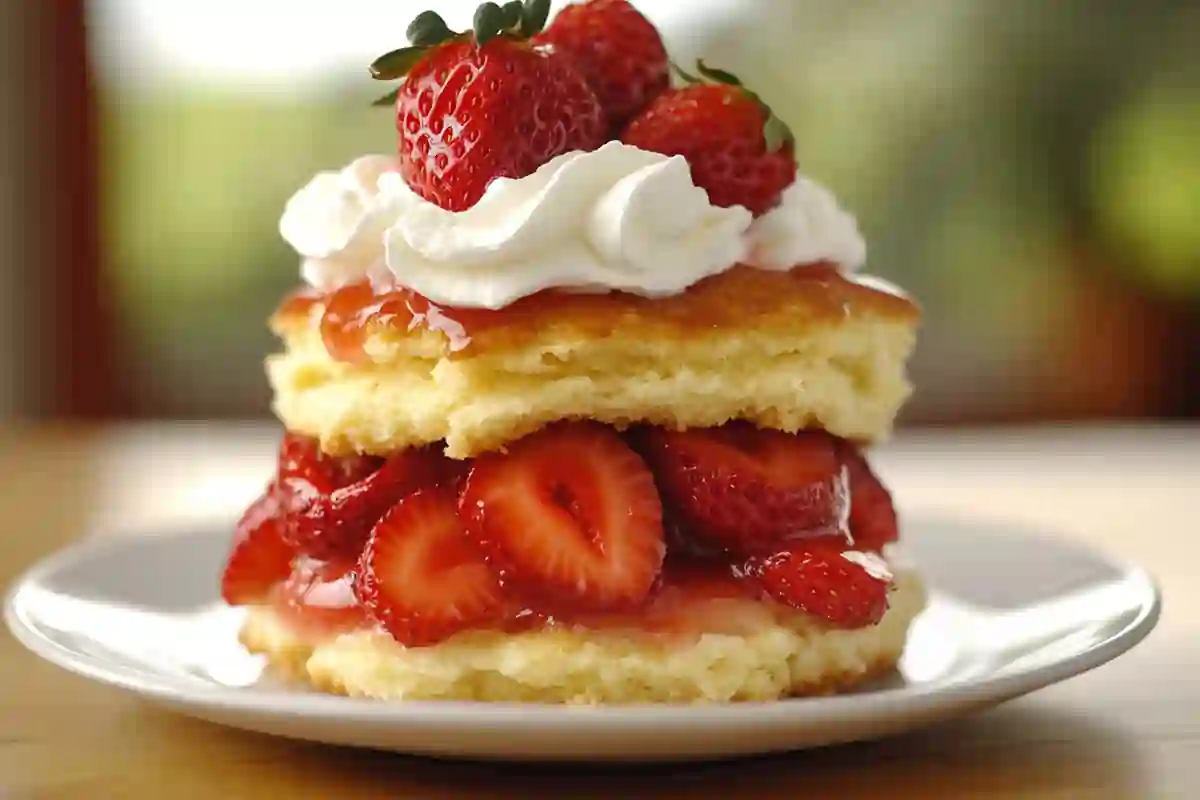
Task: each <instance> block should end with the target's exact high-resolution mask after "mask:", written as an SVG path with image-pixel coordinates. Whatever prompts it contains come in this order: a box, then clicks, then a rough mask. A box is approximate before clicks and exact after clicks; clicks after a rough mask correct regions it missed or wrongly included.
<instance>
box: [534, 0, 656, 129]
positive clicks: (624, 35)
mask: <svg viewBox="0 0 1200 800" xmlns="http://www.w3.org/2000/svg"><path fill="white" fill-rule="evenodd" d="M535 41H538V42H546V43H548V44H552V45H554V47H555V49H556V50H558V51H559V52H561V53H564V54H566V55H568V56H570V57H571V59H572V61H574V63H575V66H576V67H577V68H578V69H579V71H580V72H581V73H583V77H584V78H585V79H586V80H587V82H588V85H589V86H591V87H592V90H593V91H594V92H595V93H596V97H597V98H598V99H599V100H600V106H601V108H603V109H604V113H605V115H606V116H607V117H608V124H609V129H610V130H612V131H614V133H615V132H617V131H620V129H621V128H622V127H624V125H625V123H626V122H628V121H629V120H630V119H631V118H632V117H633V116H634V115H635V114H637V113H638V112H639V111H641V110H642V109H643V108H645V107H646V106H647V105H649V104H650V101H652V100H653V99H654V98H655V97H657V96H658V95H660V94H662V92H664V91H665V90H666V89H667V87H668V85H669V84H670V81H671V75H670V62H669V61H668V60H667V49H666V47H665V46H664V45H663V41H662V37H661V36H659V33H658V29H656V28H655V27H654V25H653V24H652V23H651V22H650V20H648V19H646V18H645V17H644V16H642V14H641V12H640V11H638V10H637V9H636V8H634V7H633V5H632V4H630V2H629V0H587V1H586V2H582V3H574V4H572V5H569V6H567V7H566V8H564V9H563V10H562V11H560V12H558V15H557V16H556V17H555V18H554V22H553V23H551V24H550V27H548V28H547V29H546V30H545V31H544V32H543V33H541V34H539V35H538V36H537V37H536V39H535Z"/></svg>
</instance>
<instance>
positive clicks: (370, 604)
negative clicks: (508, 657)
mask: <svg viewBox="0 0 1200 800" xmlns="http://www.w3.org/2000/svg"><path fill="white" fill-rule="evenodd" d="M457 504H458V498H457V496H456V495H455V493H454V492H453V490H451V489H449V488H445V487H434V488H430V489H422V490H420V491H418V492H417V493H415V494H413V495H410V496H409V497H407V498H405V499H404V500H403V501H402V502H401V503H400V504H399V505H397V506H396V507H395V508H393V509H392V510H391V511H390V512H388V514H387V515H386V516H385V517H384V518H383V519H382V520H380V521H379V524H377V525H376V526H375V529H374V530H373V531H372V532H371V538H370V540H369V541H368V542H367V547H366V549H365V550H364V551H363V554H362V559H361V560H360V561H359V573H358V582H357V585H356V592H357V593H358V597H359V600H360V601H361V602H362V603H363V605H365V606H366V607H367V609H368V610H369V611H370V612H371V615H372V616H373V617H374V618H375V619H376V620H378V621H379V623H380V624H381V625H383V627H384V628H385V629H386V630H387V631H388V633H390V634H391V635H392V637H393V638H395V639H396V641H398V642H400V643H401V644H403V645H405V646H408V647H420V646H423V645H429V644H436V643H437V642H440V641H442V640H443V639H445V638H447V637H449V636H451V635H453V634H455V633H457V632H459V631H462V630H466V629H468V628H476V627H483V626H487V625H490V624H493V623H496V622H499V618H500V616H501V614H502V609H503V606H504V596H503V592H502V590H501V588H500V582H499V580H498V579H497V577H496V575H495V574H494V573H493V572H492V570H491V569H490V568H489V567H488V565H487V563H486V562H485V561H484V559H483V556H482V555H481V554H480V553H479V552H478V551H477V550H476V549H475V548H474V546H473V545H472V544H471V542H470V541H469V539H468V538H467V535H466V533H465V532H464V529H463V523H462V521H461V520H460V519H459V517H458V512H457V508H458V505H457Z"/></svg>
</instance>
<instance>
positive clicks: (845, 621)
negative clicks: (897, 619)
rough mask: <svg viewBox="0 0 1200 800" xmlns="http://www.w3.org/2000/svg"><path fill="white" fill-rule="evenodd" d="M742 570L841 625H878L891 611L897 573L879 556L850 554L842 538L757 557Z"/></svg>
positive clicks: (771, 591) (785, 599) (776, 594)
mask: <svg viewBox="0 0 1200 800" xmlns="http://www.w3.org/2000/svg"><path fill="white" fill-rule="evenodd" d="M739 574H740V575H741V576H743V577H745V578H748V579H750V580H752V581H754V582H755V583H757V584H758V585H759V586H761V587H762V588H763V590H765V591H766V593H767V594H768V595H770V596H771V597H773V598H775V599H776V600H778V601H780V602H781V603H786V604H787V605H789V606H792V607H793V608H798V609H800V610H801V611H805V612H807V613H809V614H812V615H813V616H817V617H820V618H822V619H824V620H826V621H827V622H829V623H830V624H831V625H833V626H834V627H837V628H863V627H866V626H868V625H874V624H875V623H877V622H879V620H881V619H882V618H883V615H884V613H885V612H886V611H887V609H888V587H889V586H890V585H891V575H890V574H889V573H888V572H887V565H886V563H885V562H884V561H883V560H882V559H880V558H879V557H878V556H874V555H871V554H864V553H847V546H846V542H845V540H844V539H843V538H841V537H839V536H826V537H822V538H820V539H810V540H806V541H801V542H794V543H792V544H791V545H790V546H789V547H787V548H786V549H784V550H781V551H779V552H778V553H775V554H774V555H770V556H766V557H757V556H752V557H751V558H750V559H749V560H748V561H747V562H746V564H745V566H744V567H743V568H742V569H741V570H740V572H739Z"/></svg>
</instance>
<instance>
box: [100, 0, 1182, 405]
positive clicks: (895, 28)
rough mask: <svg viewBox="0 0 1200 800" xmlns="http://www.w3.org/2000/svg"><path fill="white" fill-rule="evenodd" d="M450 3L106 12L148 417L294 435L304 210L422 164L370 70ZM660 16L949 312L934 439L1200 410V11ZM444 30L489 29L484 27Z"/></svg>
mask: <svg viewBox="0 0 1200 800" xmlns="http://www.w3.org/2000/svg"><path fill="white" fill-rule="evenodd" d="M425 5H426V4H425V3H410V2H399V1H398V0H391V2H381V1H379V0H342V2H339V3H316V2H311V3H304V2H300V3H297V2H286V3H285V2H270V1H268V0H256V2H253V3H247V2H244V1H243V2H240V3H234V2H225V1H224V0H211V1H210V2H206V3H174V2H170V3H164V2H158V1H156V0H93V2H91V3H90V4H89V5H88V19H87V22H88V36H89V40H88V41H89V49H90V58H91V60H92V65H93V85H94V87H95V92H96V95H95V96H96V98H97V106H98V112H97V113H98V132H99V137H98V147H99V162H98V163H99V165H100V192H101V194H100V209H101V215H102V216H101V220H102V222H101V227H100V230H101V236H102V249H101V254H102V258H101V269H102V276H103V280H102V286H103V287H104V290H105V291H106V292H109V293H110V299H111V303H112V307H113V309H114V313H113V315H112V318H113V320H114V324H115V325H116V326H117V331H116V334H117V335H116V339H115V341H116V348H117V354H118V360H119V364H120V365H121V375H120V380H119V386H118V391H119V392H120V394H121V397H122V403H123V406H124V408H125V410H126V411H127V412H128V413H132V414H138V415H152V416H183V417H207V416H248V415H256V414H265V413H266V404H267V401H268V393H267V389H266V386H265V382H264V380H263V378H262V373H261V358H262V356H263V355H264V353H265V352H267V351H268V350H269V349H270V348H271V347H272V346H273V343H272V341H271V339H270V337H269V336H268V334H267V333H266V331H265V327H264V318H265V317H266V315H267V314H268V313H269V312H270V311H271V310H272V308H273V307H274V305H275V303H276V302H277V301H278V299H279V298H280V296H281V294H282V293H283V292H285V291H287V290H288V289H289V288H291V287H293V286H294V285H295V284H296V282H297V280H298V273H297V268H298V264H297V260H296V258H295V256H294V255H293V254H292V253H291V252H290V251H289V249H288V248H287V247H286V246H285V244H284V243H283V242H282V241H281V239H280V238H279V236H278V234H277V231H276V226H277V222H278V218H279V214H280V212H281V210H282V207H283V203H284V202H285V201H286V200H287V198H288V197H289V195H290V194H291V193H292V192H293V191H294V190H296V189H297V188H298V187H299V186H301V185H302V184H303V183H304V182H305V181H306V180H307V179H308V178H309V177H310V176H311V175H312V173H314V172H315V171H317V170H319V169H328V168H334V167H337V166H340V165H342V164H343V163H345V162H347V161H349V160H350V159H351V158H353V157H354V156H356V155H358V154H361V153H365V152H387V151H389V150H391V149H392V147H393V136H394V134H393V129H392V121H391V118H390V115H389V113H388V112H387V111H385V110H379V109H371V108H368V107H367V103H368V102H369V101H370V100H371V99H373V97H374V96H375V95H376V93H377V91H378V87H377V86H376V85H373V84H372V82H371V81H370V80H369V79H368V78H367V75H366V64H367V63H368V62H369V61H370V59H371V58H372V57H373V56H374V55H376V54H377V53H379V52H382V51H384V50H386V49H390V48H391V47H393V46H395V45H396V44H398V43H401V42H402V40H403V32H404V28H405V26H406V24H407V22H408V20H409V19H410V18H411V17H412V16H413V15H414V13H415V12H416V11H419V10H420V9H421V8H423V7H424V6H425ZM557 5H559V4H557V3H556V6H557ZM638 5H639V7H640V8H642V10H643V11H644V12H645V13H646V14H647V15H648V16H650V17H651V18H652V19H653V20H654V21H655V22H656V23H657V24H658V25H659V26H660V28H661V29H662V31H663V33H664V35H665V37H666V39H667V41H668V46H669V48H670V49H671V51H672V53H673V55H674V56H675V57H676V58H677V59H678V60H681V61H688V62H690V61H691V60H693V59H694V58H695V57H696V56H700V55H703V56H705V57H706V58H707V59H708V60H709V61H710V62H712V63H713V64H716V65H719V66H722V67H725V68H727V69H731V70H733V71H735V72H737V73H738V74H739V75H740V76H741V77H742V78H743V79H744V80H745V81H746V82H747V83H749V84H750V85H751V86H753V87H755V88H756V89H757V90H758V91H759V92H760V93H761V94H762V95H763V96H764V97H765V98H766V99H767V100H768V101H769V102H770V103H771V104H772V105H773V106H774V108H775V110H776V111H777V113H779V114H780V115H781V116H782V117H784V118H785V119H786V120H787V121H788V122H789V123H790V125H791V126H792V127H793V129H794V131H795V132H796V134H797V138H798V148H797V150H798V157H799V160H800V167H801V170H802V171H803V172H805V173H807V174H809V175H811V176H813V177H815V178H817V179H818V180H821V181H822V182H824V183H826V184H827V185H829V186H830V187H831V188H832V189H833V190H834V192H835V193H836V194H837V195H838V196H839V198H840V199H841V200H842V202H843V204H844V205H846V206H847V207H848V208H849V209H851V210H852V211H853V212H855V213H856V214H857V216H858V218H859V221H860V225H861V227H862V228H863V230H864V233H865V234H866V236H867V239H868V244H869V250H870V257H869V270H870V271H872V272H875V273H878V274H881V275H883V276H886V277H888V278H890V279H892V280H894V281H896V282H899V283H901V284H902V285H904V286H905V287H907V288H909V289H910V290H911V291H912V292H913V293H915V294H916V295H917V296H918V298H919V299H920V301H921V302H922V304H923V306H924V308H925V312H926V323H925V329H924V332H923V338H922V341H921V345H920V348H919V352H918V354H917V356H916V358H915V360H914V362H913V374H914V379H915V380H916V382H917V385H918V387H919V392H918V394H917V396H916V397H915V398H914V401H913V403H912V407H911V408H910V409H909V410H908V411H907V412H906V417H905V419H906V420H907V421H935V422H946V423H952V422H957V421H966V420H1004V419H1011V418H1027V417H1037V418H1080V417H1088V416H1194V415H1196V414H1197V411H1198V409H1200V386H1198V385H1197V377H1196V373H1197V372H1200V370H1197V369H1195V368H1196V367H1197V366H1198V365H1200V334H1198V333H1197V331H1198V329H1200V326H1198V325H1197V319H1198V314H1197V308H1198V306H1200V4H1196V3H1191V4H1185V3H1178V2H1166V1H1165V0H1147V1H1146V2H1133V1H1132V0H1129V1H1128V2H1117V1H1116V0H1056V1H1055V2H1040V1H1039V0H908V1H907V2H882V0H841V1H840V2H827V1H825V0H795V1H794V2H788V1H787V0H774V1H773V0H709V1H708V2H705V1H704V0H640V2H639V3H638ZM437 6H438V8H439V10H441V11H443V13H444V15H445V16H446V17H447V18H448V19H449V20H450V22H451V23H452V24H454V23H457V24H459V25H464V24H465V23H466V21H467V20H468V19H469V17H470V13H471V11H472V10H473V8H474V6H475V2H474V0H469V2H460V1H459V0H443V1H442V2H440V3H438V4H437Z"/></svg>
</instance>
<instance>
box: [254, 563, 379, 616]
mask: <svg viewBox="0 0 1200 800" xmlns="http://www.w3.org/2000/svg"><path fill="white" fill-rule="evenodd" d="M355 555H356V556H357V553H356V554H355ZM357 569H358V560H357V558H344V557H343V558H338V559H335V560H333V561H315V560H312V559H300V560H298V561H297V563H295V564H294V565H293V568H292V573H291V576H290V577H289V578H288V579H287V580H286V581H284V582H283V584H282V585H281V586H279V588H278V589H277V591H276V594H275V607H276V609H277V610H278V612H279V613H280V615H281V616H282V617H283V618H284V620H286V621H287V623H288V624H290V625H291V626H293V627H295V628H298V629H300V630H301V631H304V632H306V633H311V634H318V635H335V634H339V633H347V632H349V631H354V630H358V629H359V628H362V627H364V626H366V625H367V624H368V622H369V621H370V616H369V615H368V614H367V611H366V609H365V608H363V606H362V604H361V603H359V602H358V597H357V596H356V595H355V593H354V582H355V573H356V571H357Z"/></svg>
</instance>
